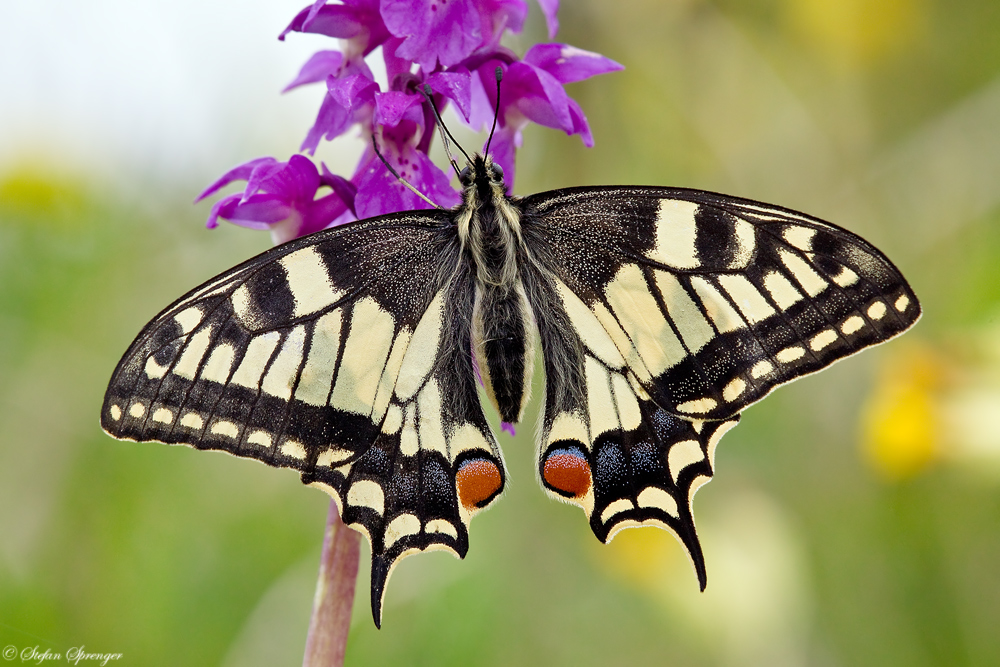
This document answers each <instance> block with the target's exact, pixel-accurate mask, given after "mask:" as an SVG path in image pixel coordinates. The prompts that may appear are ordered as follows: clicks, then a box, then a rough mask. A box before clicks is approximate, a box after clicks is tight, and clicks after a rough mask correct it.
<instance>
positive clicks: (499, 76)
mask: <svg viewBox="0 0 1000 667" xmlns="http://www.w3.org/2000/svg"><path fill="white" fill-rule="evenodd" d="M496 76H497V106H496V108H495V109H494V110H493V127H491V128H490V138H489V139H487V140H486V150H485V151H483V152H484V153H486V154H487V155H489V152H490V144H491V143H493V133H494V132H495V131H496V129H497V116H499V115H500V81H501V80H502V79H503V70H502V69H500V67H499V65H498V66H497V71H496Z"/></svg>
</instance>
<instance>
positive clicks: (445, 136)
mask: <svg viewBox="0 0 1000 667" xmlns="http://www.w3.org/2000/svg"><path fill="white" fill-rule="evenodd" d="M420 92H422V93H423V94H424V97H425V98H427V101H428V102H429V103H430V105H431V110H432V111H433V112H434V120H436V121H437V125H438V131H439V132H440V133H441V143H442V144H443V145H444V152H445V155H447V156H448V162H450V163H451V168H452V169H454V170H455V175H456V176H458V177H459V179H461V178H462V174H461V171H460V170H459V168H458V165H457V164H456V163H455V158H453V157H452V156H451V147H450V145H449V144H448V140H449V139H451V143H453V144H455V147H456V148H457V149H458V150H460V151H462V155H464V156H465V159H466V161H467V162H472V159H471V158H470V157H469V154H468V153H466V152H465V149H464V148H462V145H461V144H460V143H458V141H456V140H455V137H453V136H452V135H451V132H450V131H449V130H448V128H447V127H446V126H445V124H444V121H443V120H441V112H439V111H438V108H437V104H435V103H434V97H433V95H432V94H431V92H432V91H431V87H430V86H428V85H427V84H426V83H425V84H424V87H423V88H422V89H421V90H420Z"/></svg>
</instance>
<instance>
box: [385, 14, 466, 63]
mask: <svg viewBox="0 0 1000 667" xmlns="http://www.w3.org/2000/svg"><path fill="white" fill-rule="evenodd" d="M380 7H381V11H382V18H383V20H384V21H385V25H386V28H388V30H389V32H390V33H392V34H393V35H395V36H396V37H405V38H406V39H405V40H404V41H403V43H402V44H401V45H400V46H399V48H397V49H396V54H395V55H396V56H398V57H400V58H407V59H409V60H412V61H414V62H416V63H418V64H419V65H420V67H421V68H423V69H424V71H427V72H430V71H432V70H434V69H435V68H436V66H437V64H438V63H439V62H440V63H441V65H442V66H443V67H449V66H451V65H455V64H457V63H459V62H461V61H462V60H463V59H464V58H466V57H467V56H468V55H469V54H471V53H472V52H473V51H475V50H476V49H477V48H479V47H480V46H481V45H482V43H483V34H482V29H481V24H480V19H479V13H478V12H477V11H476V8H475V6H473V4H472V2H471V0H446V1H442V0H381V5H380Z"/></svg>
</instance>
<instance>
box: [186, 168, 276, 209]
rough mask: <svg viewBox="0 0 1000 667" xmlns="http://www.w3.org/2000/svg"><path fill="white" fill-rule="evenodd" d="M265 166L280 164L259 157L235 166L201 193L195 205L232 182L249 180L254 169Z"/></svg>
mask: <svg viewBox="0 0 1000 667" xmlns="http://www.w3.org/2000/svg"><path fill="white" fill-rule="evenodd" d="M266 164H280V163H279V162H278V161H277V160H275V159H274V158H273V157H259V158H256V159H253V160H250V161H249V162H244V163H243V164H240V165H236V166H235V167H233V168H232V169H230V170H229V171H227V172H226V173H224V174H223V175H222V176H220V177H219V179H218V180H216V181H215V182H214V183H212V184H211V185H209V186H208V187H207V188H205V190H204V191H202V193H201V194H200V195H198V196H197V197H196V198H195V200H194V201H195V203H197V202H200V201H201V200H202V199H204V198H205V197H208V196H209V195H212V194H215V193H216V192H217V191H218V190H219V189H220V188H223V187H225V186H227V185H229V184H230V183H232V182H233V181H245V180H247V179H248V178H250V175H251V174H252V173H253V171H254V169H256V168H257V167H258V166H260V165H266ZM213 210H214V207H213Z"/></svg>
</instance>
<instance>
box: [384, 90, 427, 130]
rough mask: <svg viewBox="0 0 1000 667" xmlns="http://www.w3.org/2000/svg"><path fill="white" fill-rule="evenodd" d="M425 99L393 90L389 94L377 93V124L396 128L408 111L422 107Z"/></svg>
mask: <svg viewBox="0 0 1000 667" xmlns="http://www.w3.org/2000/svg"><path fill="white" fill-rule="evenodd" d="M423 101H424V98H423V97H422V96H420V95H416V94H412V95H411V94H408V93H403V92H399V91H396V90H391V91H389V92H387V93H375V123H376V124H377V125H388V126H389V127H395V126H396V125H398V124H399V121H400V120H401V119H402V118H403V114H405V113H406V112H407V111H408V110H410V109H411V108H413V107H415V106H420V104H421V103H422V102H423Z"/></svg>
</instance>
